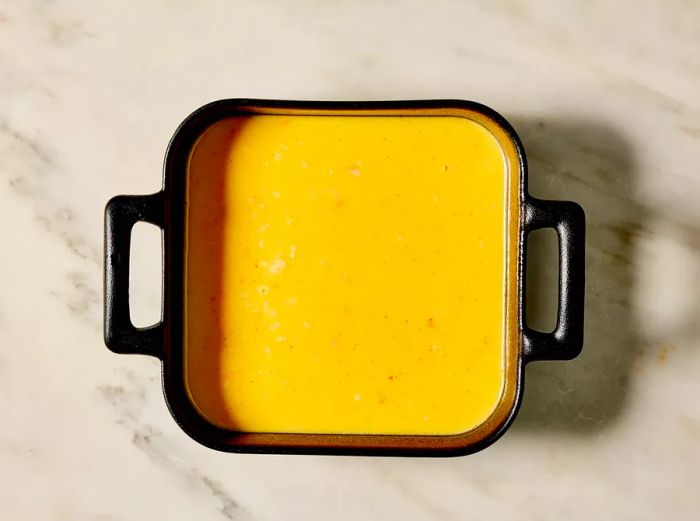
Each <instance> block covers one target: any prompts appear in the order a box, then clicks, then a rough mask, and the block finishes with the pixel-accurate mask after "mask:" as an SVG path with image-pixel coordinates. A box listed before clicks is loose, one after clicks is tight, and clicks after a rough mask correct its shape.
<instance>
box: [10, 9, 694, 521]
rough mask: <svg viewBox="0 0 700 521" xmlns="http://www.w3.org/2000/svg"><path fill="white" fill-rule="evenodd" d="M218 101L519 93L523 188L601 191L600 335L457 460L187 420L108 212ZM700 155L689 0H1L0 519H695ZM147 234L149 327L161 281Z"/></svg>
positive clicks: (546, 261)
mask: <svg viewBox="0 0 700 521" xmlns="http://www.w3.org/2000/svg"><path fill="white" fill-rule="evenodd" d="M428 4H431V5H432V6H433V7H432V8H427V7H426V6H427V5H428ZM224 97H269V98H281V99H297V98H299V99H304V98H306V99H391V98H393V99H401V98H439V97H456V98H465V99H473V100H478V101H481V102H483V103H486V104H488V105H491V106H493V107H494V108H496V109H497V110H499V111H501V112H502V113H503V114H505V115H506V116H507V117H508V118H509V119H511V120H512V122H513V123H514V125H515V126H516V128H517V129H518V130H519V132H520V133H521V135H522V138H523V140H524V142H525V145H526V148H527V150H528V152H529V154H530V162H531V191H532V192H533V193H534V194H536V195H538V196H542V197H552V198H572V199H575V200H578V201H579V202H580V203H581V204H582V205H583V206H584V207H585V209H586V210H587V213H588V223H589V239H588V254H587V262H588V299H587V317H586V335H587V338H586V345H585V351H584V354H583V355H582V356H581V357H580V358H579V359H578V360H576V361H575V362H572V363H540V364H536V365H533V366H531V367H529V368H528V370H527V390H526V395H525V402H524V406H523V409H522V411H521V414H520V416H519V418H518V420H517V421H516V423H515V425H514V426H513V427H512V428H511V430H510V431H509V432H508V433H507V435H506V436H505V437H504V438H502V439H501V440H500V441H499V442H498V443H497V444H496V445H494V446H493V447H491V448H489V449H488V450H486V451H484V452H481V453H479V454H476V455H474V456H469V457H465V458H457V459H439V460H438V459H435V460H431V459H426V460H416V459H392V458H378V459H377V458H374V459H372V458H334V457H282V456H240V455H226V454H220V453H216V452H213V451H210V450H208V449H205V448H203V447H200V446H198V445H197V444H195V443H194V442H192V441H190V439H189V438H187V437H186V436H185V435H184V434H183V433H182V432H181V431H180V430H179V429H178V427H177V426H176V425H175V423H174V422H173V421H172V420H171V418H170V417H169V415H168V413H167V411H166V407H165V404H164V401H163V398H162V395H161V390H160V384H159V367H158V364H157V363H156V361H155V360H153V359H148V358H145V357H126V356H117V355H114V354H112V353H110V352H108V351H107V349H106V348H105V347H104V345H103V342H102V331H101V327H102V297H101V292H102V259H101V249H102V227H103V222H102V212H103V208H104V204H105V202H106V201H107V199H108V198H109V197H110V196H112V195H115V194H118V193H149V192H152V191H155V190H157V189H158V187H159V185H160V182H161V178H160V177H161V174H160V172H161V161H162V157H163V153H164V150H165V146H166V143H167V141H168V139H169V137H170V135H171V134H172V132H173V130H174V129H175V127H176V125H177V124H178V123H179V122H180V121H181V120H182V118H184V117H185V116H186V115H187V114H188V113H189V112H190V111H192V110H193V109H194V108H196V107H198V106H200V105H202V104H204V103H206V102H208V101H211V100H214V99H218V98H224ZM699 169H700V3H698V2H697V1H693V0H687V1H680V0H678V1H669V0H665V1H662V0H657V1H637V2H633V1H631V0H630V1H627V2H610V1H608V0H597V1H588V2H561V1H556V0H549V1H542V2H518V1H515V0H509V1H507V2H506V1H502V2H459V1H456V0H454V1H448V0H439V1H438V0H434V1H433V2H430V3H429V2H419V1H412V2H399V1H391V0H383V1H372V2H370V1H367V2H361V1H355V2H350V1H347V2H346V1H341V0H331V1H321V0H305V1H303V2H300V1H298V2H292V1H289V2H279V1H278V2H276V1H272V0H260V1H257V2H226V1H223V0H222V1H218V2H217V1H206V2H205V1H200V2H185V1H168V0H159V1H152V2H122V1H117V0H113V1H109V2H99V3H94V2H84V1H78V0H76V1H73V2H68V1H29V0H27V1H20V0H16V1H9V0H2V1H0V222H1V223H2V236H1V242H0V244H1V248H2V253H1V254H0V280H2V290H1V291H0V411H1V412H2V416H1V418H2V421H1V423H0V424H1V425H2V427H1V428H0V519H7V520H10V519H11V520H17V521H21V520H38V519H41V520H77V521H83V520H85V521H87V520H101V521H106V520H109V521H122V520H142V519H171V520H189V519H201V520H219V519H221V520H226V519H233V520H261V521H262V520H271V521H272V520H275V521H276V520H297V519H298V520H324V521H326V520H352V521H355V520H364V519H370V520H374V519H376V520H393V519H397V520H398V519H400V520H406V521H408V520H414V519H415V520H418V519H421V520H422V519H436V520H437V519H439V520H452V519H454V520H457V519H459V520H462V519H488V520H530V519H532V520H561V519H567V520H590V519H615V520H619V519H630V520H647V519H648V520H658V519H673V520H694V519H700V498H699V496H698V490H699V487H700V400H699V397H700V320H699V315H700V282H699V281H700V204H699V203H700V171H699ZM138 237H139V240H138V244H139V249H138V251H137V252H136V254H135V257H136V258H135V262H136V264H137V268H138V266H142V267H141V268H138V269H137V273H136V274H135V286H136V287H137V288H140V291H139V296H138V297H137V298H135V299H134V307H135V312H136V314H137V315H138V316H139V318H140V320H141V321H143V320H145V319H146V317H147V316H151V317H152V316H153V315H154V313H157V311H154V310H156V307H157V305H158V299H159V294H158V291H157V282H155V280H156V278H157V270H156V268H157V265H155V267H154V258H155V253H154V252H155V249H156V247H155V246H154V244H153V242H152V241H151V239H153V238H154V236H153V234H147V233H145V232H143V233H141V232H140V233H139V235H138ZM547 245H549V246H547ZM540 252H541V253H540V254H538V255H535V257H534V258H533V259H531V261H532V262H531V268H532V269H531V272H530V273H531V280H530V281H531V282H533V281H534V282H536V283H537V284H536V285H538V286H540V287H547V288H550V290H542V291H539V292H537V293H536V294H535V292H534V291H532V292H531V295H532V297H531V298H532V300H533V302H532V304H533V308H532V309H531V311H532V313H531V315H534V316H533V317H532V321H533V322H535V323H541V322H542V320H543V317H544V315H545V314H546V313H547V312H548V311H551V307H552V306H551V301H552V293H551V284H549V283H551V281H552V277H554V276H555V274H554V273H553V270H552V269H551V268H552V266H553V259H554V255H555V253H554V251H552V249H551V243H546V244H545V245H544V247H543V248H540ZM149 267H150V268H149Z"/></svg>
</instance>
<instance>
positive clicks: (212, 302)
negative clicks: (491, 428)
mask: <svg viewBox="0 0 700 521" xmlns="http://www.w3.org/2000/svg"><path fill="white" fill-rule="evenodd" d="M508 183H509V172H508V163H507V161H506V159H505V157H504V153H503V150H502V149H501V146H500V145H499V142H498V141H497V139H496V138H495V137H494V135H493V134H492V133H491V132H490V131H489V130H487V129H486V128H485V127H484V126H482V125H480V124H479V123H476V122H474V121H472V120H470V119H467V118H462V117H451V116H371V115H368V116H324V115H319V116H297V115H252V116H245V117H234V118H229V119H225V120H222V121H220V122H218V123H216V124H214V125H213V126H211V127H210V128H209V129H208V130H206V132H205V133H204V134H203V135H202V137H201V138H200V139H199V141H198V142H197V143H196V145H195V146H194V149H193V151H192V154H191V158H190V164H189V168H188V180H187V218H186V219H187V232H186V233H187V239H186V259H185V262H186V275H185V276H186V281H185V283H186V295H185V317H186V324H185V327H186V335H185V338H186V341H185V342H186V344H185V365H186V383H187V388H188V390H189V393H190V397H191V399H192V401H193V402H194V404H195V405H196V407H197V408H198V409H199V411H200V412H201V414H202V415H203V416H205V417H206V418H207V419H208V420H209V421H211V422H212V423H215V424H217V425H219V426H222V427H225V428H229V429H234V430H237V431H242V432H292V433H371V434H455V433H461V432H465V431H468V430H470V429H473V428H474V427H476V426H478V425H479V424H481V423H482V422H484V420H486V419H487V418H488V417H489V416H490V415H491V414H492V413H493V412H494V410H495V408H496V407H497V405H498V403H499V400H500V399H501V395H502V393H503V388H504V378H505V377H504V364H505V359H506V347H505V343H506V341H505V335H506V329H507V320H513V318H507V316H506V315H507V312H506V309H507V306H506V288H507V287H508V285H507V283H506V280H507V277H508V269H509V268H508V266H507V259H508V255H507V250H508V247H509V246H508V245H509V241H511V242H512V241H513V240H515V239H514V238H513V237H510V235H512V234H509V233H508V231H507V230H508V229H509V228H508V208H509V205H511V206H512V204H515V203H511V202H509V201H510V199H509V196H508V194H509V193H512V191H511V192H509V188H508ZM512 269H514V268H512ZM510 276H512V274H511V275H510Z"/></svg>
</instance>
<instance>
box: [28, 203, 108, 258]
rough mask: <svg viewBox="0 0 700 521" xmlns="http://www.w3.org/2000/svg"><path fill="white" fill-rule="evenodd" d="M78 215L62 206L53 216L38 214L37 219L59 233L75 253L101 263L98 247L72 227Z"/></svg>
mask: <svg viewBox="0 0 700 521" xmlns="http://www.w3.org/2000/svg"><path fill="white" fill-rule="evenodd" d="M76 217H77V216H76V214H75V212H74V211H73V210H71V209H70V208H68V207H66V206H62V207H60V208H58V209H57V210H56V212H55V213H54V214H53V215H51V216H44V215H39V216H37V220H38V221H39V223H41V225H42V226H43V227H44V229H45V230H46V231H48V232H49V233H53V234H55V235H57V236H58V237H59V238H60V239H61V241H63V243H64V244H65V246H66V248H68V249H69V250H70V251H71V252H73V253H74V254H75V255H77V256H78V257H80V258H81V259H83V260H86V261H88V262H91V263H93V264H99V263H100V255H99V253H98V252H97V249H96V248H93V247H91V246H90V245H89V244H88V242H87V241H86V240H85V239H84V238H83V237H81V236H79V235H78V234H75V233H73V232H72V231H71V229H70V228H71V226H72V224H73V222H74V221H75V219H76Z"/></svg>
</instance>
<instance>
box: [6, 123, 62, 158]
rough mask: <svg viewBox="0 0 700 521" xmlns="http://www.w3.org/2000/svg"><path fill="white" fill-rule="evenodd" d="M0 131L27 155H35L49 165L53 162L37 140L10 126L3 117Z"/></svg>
mask: <svg viewBox="0 0 700 521" xmlns="http://www.w3.org/2000/svg"><path fill="white" fill-rule="evenodd" d="M0 133H2V134H5V135H6V136H8V137H9V138H10V139H11V140H12V141H14V142H15V144H17V145H20V147H23V148H24V149H25V151H26V152H28V153H29V155H32V156H34V157H36V158H37V159H39V161H41V162H42V163H43V164H45V165H50V164H52V163H53V160H52V158H51V154H49V152H48V150H47V149H46V148H45V147H44V146H43V145H41V143H40V142H39V141H37V140H35V139H32V138H30V137H29V136H27V135H25V134H23V133H22V132H20V131H19V130H17V129H16V128H14V127H12V126H11V125H10V124H9V123H8V122H7V120H5V119H0Z"/></svg>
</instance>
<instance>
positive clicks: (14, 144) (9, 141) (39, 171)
mask: <svg viewBox="0 0 700 521" xmlns="http://www.w3.org/2000/svg"><path fill="white" fill-rule="evenodd" d="M0 136H4V137H5V139H4V140H3V142H2V143H0V145H2V151H3V154H2V155H0V162H1V163H2V164H3V165H23V166H24V169H23V171H19V172H17V171H16V167H14V168H7V169H6V170H5V172H6V173H9V175H10V178H9V181H8V184H9V186H10V188H11V189H12V190H13V191H14V192H15V193H17V194H18V195H20V196H22V197H27V198H30V199H31V198H33V199H37V198H43V197H41V196H43V194H42V190H43V182H42V178H43V177H45V176H47V175H48V174H50V173H52V172H53V171H54V170H55V168H56V161H55V159H54V156H53V154H51V153H50V151H49V148H48V147H46V146H45V145H43V144H42V143H41V141H39V140H36V139H33V138H31V137H29V136H27V135H26V134H25V133H23V132H21V131H19V130H17V129H16V128H15V127H13V126H12V125H10V124H9V123H8V122H7V121H6V120H4V119H0ZM32 159H33V160H34V162H35V163H34V165H31V164H29V163H28V162H29V161H30V160H32ZM27 170H29V172H28V171H27ZM36 206H37V210H36V214H37V217H36V219H37V221H38V222H39V223H40V224H41V225H42V226H43V227H44V229H45V230H46V231H48V232H49V233H53V234H55V235H57V236H58V237H59V238H60V239H61V240H62V241H63V243H64V244H65V245H66V247H67V248H68V249H69V250H70V251H71V252H73V253H74V254H76V255H77V256H78V257H80V258H82V259H84V260H87V261H89V262H92V263H93V264H99V262H100V256H99V253H98V251H97V249H96V248H93V247H91V246H90V245H89V243H88V241H87V240H86V239H85V238H83V237H82V236H80V234H78V233H76V232H75V231H74V230H73V228H74V227H75V221H76V217H77V216H76V214H75V212H74V211H73V210H71V209H70V208H68V207H66V206H62V207H59V208H58V209H57V210H56V211H55V212H54V213H52V214H46V213H42V211H44V208H45V206H46V205H43V204H40V201H37V205H36ZM39 207H41V209H39Z"/></svg>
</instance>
